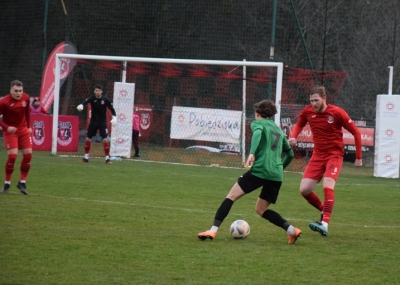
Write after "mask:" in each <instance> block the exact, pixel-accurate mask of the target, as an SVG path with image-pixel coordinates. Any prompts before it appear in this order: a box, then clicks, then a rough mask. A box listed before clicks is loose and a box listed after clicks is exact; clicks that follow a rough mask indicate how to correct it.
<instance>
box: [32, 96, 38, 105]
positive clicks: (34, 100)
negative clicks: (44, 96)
mask: <svg viewBox="0 0 400 285" xmlns="http://www.w3.org/2000/svg"><path fill="white" fill-rule="evenodd" d="M32 104H33V106H40V99H39V97H35V98H33V102H32Z"/></svg>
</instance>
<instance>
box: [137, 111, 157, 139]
mask: <svg viewBox="0 0 400 285" xmlns="http://www.w3.org/2000/svg"><path fill="white" fill-rule="evenodd" d="M133 111H134V112H135V113H136V114H138V116H139V118H140V124H139V126H140V137H141V138H144V139H146V138H149V137H150V134H151V130H152V128H153V107H152V106H151V105H141V104H135V106H134V107H133Z"/></svg>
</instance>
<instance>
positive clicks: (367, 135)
mask: <svg viewBox="0 0 400 285" xmlns="http://www.w3.org/2000/svg"><path fill="white" fill-rule="evenodd" d="M358 129H359V130H360V132H361V142H362V146H374V135H375V129H374V128H361V127H358ZM342 131H343V142H344V144H345V145H350V146H355V142H354V137H353V135H352V134H351V133H350V132H349V131H347V130H346V129H342ZM297 142H298V147H301V148H313V147H314V142H313V136H312V132H311V128H310V126H309V125H306V126H305V127H304V128H303V130H302V131H301V132H300V134H299V135H298V137H297ZM364 149H368V148H363V151H364Z"/></svg>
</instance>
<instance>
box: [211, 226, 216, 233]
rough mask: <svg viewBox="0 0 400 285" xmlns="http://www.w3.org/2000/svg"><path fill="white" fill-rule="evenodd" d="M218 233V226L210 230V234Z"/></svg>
mask: <svg viewBox="0 0 400 285" xmlns="http://www.w3.org/2000/svg"><path fill="white" fill-rule="evenodd" d="M217 231H218V227H216V226H212V227H211V229H210V232H212V233H216V232H217Z"/></svg>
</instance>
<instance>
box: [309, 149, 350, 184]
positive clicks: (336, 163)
mask: <svg viewBox="0 0 400 285" xmlns="http://www.w3.org/2000/svg"><path fill="white" fill-rule="evenodd" d="M342 165H343V157H342V156H338V155H332V156H327V157H319V156H316V155H314V154H313V155H312V156H311V159H310V161H309V162H308V165H307V167H306V170H305V171H304V174H303V178H310V179H313V180H317V181H320V180H321V179H322V177H330V178H333V179H334V180H335V181H336V180H337V179H338V178H339V174H340V171H341V170H342Z"/></svg>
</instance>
